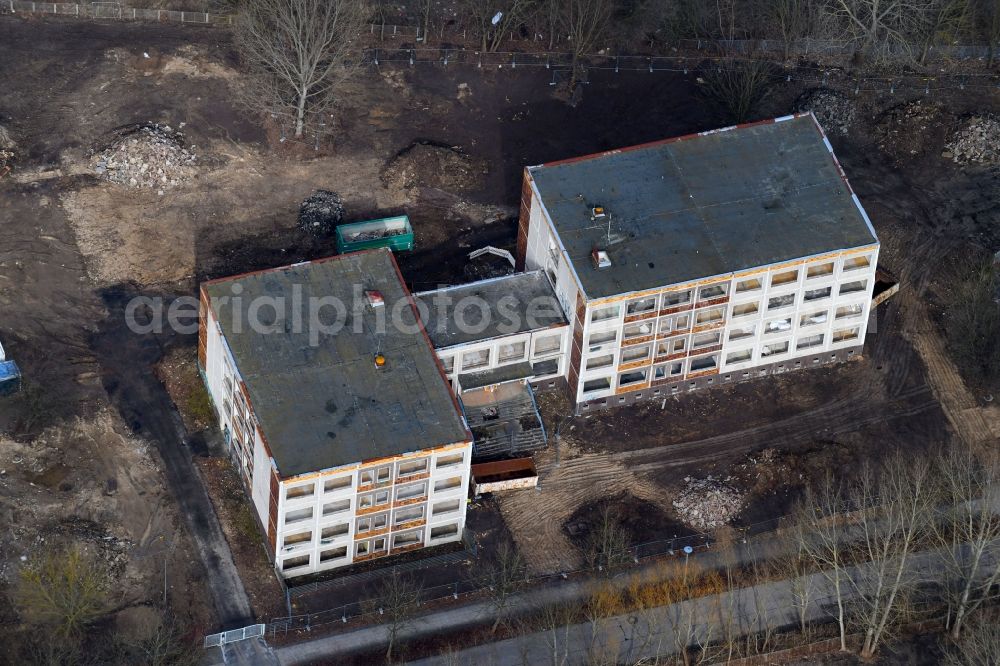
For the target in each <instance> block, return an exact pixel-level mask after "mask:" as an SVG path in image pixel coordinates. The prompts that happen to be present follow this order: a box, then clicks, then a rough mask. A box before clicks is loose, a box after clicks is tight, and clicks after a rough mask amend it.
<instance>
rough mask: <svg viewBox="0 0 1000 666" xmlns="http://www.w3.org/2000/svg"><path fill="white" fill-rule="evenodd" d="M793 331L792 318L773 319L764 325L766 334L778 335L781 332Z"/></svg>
mask: <svg viewBox="0 0 1000 666" xmlns="http://www.w3.org/2000/svg"><path fill="white" fill-rule="evenodd" d="M790 330H792V318H791V317H786V318H784V319H772V320H771V321H769V322H767V324H765V325H764V332H765V333H778V332H780V331H790Z"/></svg>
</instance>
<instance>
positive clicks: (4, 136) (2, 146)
mask: <svg viewBox="0 0 1000 666" xmlns="http://www.w3.org/2000/svg"><path fill="white" fill-rule="evenodd" d="M14 147H15V143H14V139H12V138H10V132H8V131H7V128H6V127H4V126H3V125H0V171H3V170H4V169H5V168H6V167H8V166H10V165H11V164H12V163H13V162H14Z"/></svg>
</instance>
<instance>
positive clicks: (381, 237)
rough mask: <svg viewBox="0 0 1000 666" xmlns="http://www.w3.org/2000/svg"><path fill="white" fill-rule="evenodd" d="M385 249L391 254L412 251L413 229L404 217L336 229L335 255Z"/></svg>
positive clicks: (354, 224)
mask: <svg viewBox="0 0 1000 666" xmlns="http://www.w3.org/2000/svg"><path fill="white" fill-rule="evenodd" d="M376 247H387V248H389V249H390V250H392V251H393V252H399V251H400V250H412V249H413V227H411V226H410V218H409V217H407V216H406V215H399V216H397V217H386V218H382V219H381V220H369V221H367V222H354V223H352V224H342V225H340V226H339V227H337V253H338V254H344V253H345V252H357V251H358V250H370V249H372V248H376Z"/></svg>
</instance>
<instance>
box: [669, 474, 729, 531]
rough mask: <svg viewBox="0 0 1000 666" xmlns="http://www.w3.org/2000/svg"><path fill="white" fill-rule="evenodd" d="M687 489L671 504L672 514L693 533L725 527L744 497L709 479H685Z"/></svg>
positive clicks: (723, 484) (716, 480)
mask: <svg viewBox="0 0 1000 666" xmlns="http://www.w3.org/2000/svg"><path fill="white" fill-rule="evenodd" d="M684 481H685V482H686V483H687V485H686V486H685V487H684V490H682V491H681V492H680V495H679V496H678V497H677V499H675V500H674V502H673V505H674V510H675V511H677V515H678V516H679V517H680V519H681V520H683V521H684V522H685V523H687V524H688V525H690V526H691V527H693V528H695V529H697V530H713V529H716V528H719V527H722V526H724V525H727V524H728V523H729V521H730V520H732V519H733V517H734V516H736V514H738V513H739V512H740V510H741V509H742V508H743V502H744V499H745V497H744V495H743V494H742V493H740V492H739V491H738V490H736V489H735V488H733V487H732V486H730V485H728V484H726V483H724V482H722V481H719V480H718V479H715V478H713V477H711V476H708V477H706V478H704V479H694V478H691V477H690V476H688V477H685V478H684Z"/></svg>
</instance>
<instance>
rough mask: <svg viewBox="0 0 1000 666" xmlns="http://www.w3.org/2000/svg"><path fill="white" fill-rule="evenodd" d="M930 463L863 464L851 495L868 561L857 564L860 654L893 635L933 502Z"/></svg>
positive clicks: (868, 652)
mask: <svg viewBox="0 0 1000 666" xmlns="http://www.w3.org/2000/svg"><path fill="white" fill-rule="evenodd" d="M931 483H932V482H931V475H930V465H929V464H928V463H927V461H926V460H924V459H920V458H912V457H911V458H904V457H903V456H902V455H900V454H897V455H895V456H893V457H892V458H890V459H889V460H888V461H886V462H885V463H884V464H883V465H881V466H880V467H879V469H877V470H876V469H875V468H873V467H872V466H870V465H865V466H864V467H863V468H862V472H861V475H860V479H859V481H858V483H857V485H856V487H855V489H854V492H853V493H852V497H851V504H852V505H853V506H855V507H857V511H856V512H855V514H854V516H855V517H856V520H857V521H858V532H859V534H858V537H859V547H860V550H861V552H862V554H863V557H864V560H865V564H864V565H862V566H858V567H855V568H854V570H853V571H854V574H853V575H852V577H851V579H852V581H853V583H854V591H855V595H854V596H855V600H856V608H855V612H854V613H853V615H854V618H855V620H856V621H857V622H858V624H859V625H860V628H861V630H862V632H863V633H864V640H863V643H862V646H861V658H862V659H871V658H872V657H874V656H875V653H876V652H877V651H878V649H879V647H881V645H882V644H883V643H884V642H885V641H886V640H887V639H888V638H889V637H890V630H891V628H892V627H893V626H895V622H896V620H897V619H898V618H899V617H900V613H901V611H902V610H903V609H904V608H905V602H906V598H907V593H908V592H909V590H910V589H911V586H912V585H913V583H914V581H913V580H912V577H911V576H910V575H909V574H910V573H911V572H910V568H909V564H910V558H911V556H912V555H913V553H914V550H915V549H916V547H917V545H918V543H919V541H920V539H921V538H922V537H923V536H924V535H925V531H924V530H925V529H926V528H928V517H929V516H930V511H931V508H932V506H933V493H932V487H931Z"/></svg>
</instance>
